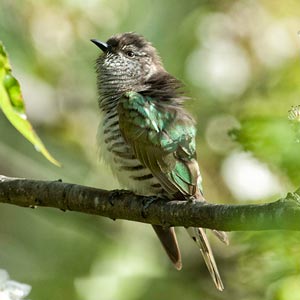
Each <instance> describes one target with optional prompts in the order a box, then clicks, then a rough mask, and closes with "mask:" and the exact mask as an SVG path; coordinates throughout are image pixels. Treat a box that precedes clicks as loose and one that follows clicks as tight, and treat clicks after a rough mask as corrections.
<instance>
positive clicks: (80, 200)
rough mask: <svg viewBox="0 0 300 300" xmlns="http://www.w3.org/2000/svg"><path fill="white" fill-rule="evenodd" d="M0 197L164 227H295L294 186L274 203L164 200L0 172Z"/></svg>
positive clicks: (299, 198) (299, 219) (297, 201)
mask: <svg viewBox="0 0 300 300" xmlns="http://www.w3.org/2000/svg"><path fill="white" fill-rule="evenodd" d="M153 200H154V201H153ZM0 202H2V203H8V204H13V205H18V206H23V207H34V206H47V207H54V208H59V209H61V210H64V211H65V210H70V211H77V212H82V213H88V214H95V215H100V216H103V217H108V218H111V219H125V220H130V221H136V222H143V223H149V224H157V225H164V226H171V225H172V226H185V227H189V226H194V227H196V226H199V227H204V228H213V229H218V230H224V231H235V230H274V229H287V230H300V189H298V190H297V191H296V192H295V193H288V194H287V196H286V197H285V198H283V199H279V200H278V201H276V202H271V203H266V204H260V205H253V204H248V205H221V204H209V203H205V204H203V203H200V202H192V201H169V202H167V201H165V200H163V199H160V198H153V197H143V196H138V195H135V194H133V193H132V192H129V191H124V190H113V191H106V190H101V189H96V188H92V187H86V186H81V185H76V184H70V183H63V182H61V181H41V180H29V179H19V178H9V177H5V176H0Z"/></svg>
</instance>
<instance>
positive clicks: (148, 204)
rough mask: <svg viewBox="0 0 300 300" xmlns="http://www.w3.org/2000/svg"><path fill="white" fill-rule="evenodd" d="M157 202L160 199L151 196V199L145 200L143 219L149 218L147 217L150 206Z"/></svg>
mask: <svg viewBox="0 0 300 300" xmlns="http://www.w3.org/2000/svg"><path fill="white" fill-rule="evenodd" d="M157 200H158V198H157V197H156V196H149V197H147V198H145V200H143V208H142V217H143V218H147V215H148V213H147V210H148V208H149V206H150V205H151V204H152V203H153V202H155V201H157Z"/></svg>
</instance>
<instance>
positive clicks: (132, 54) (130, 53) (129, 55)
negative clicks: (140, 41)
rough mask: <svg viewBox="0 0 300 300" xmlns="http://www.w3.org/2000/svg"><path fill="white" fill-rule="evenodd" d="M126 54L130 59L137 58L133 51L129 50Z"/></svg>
mask: <svg viewBox="0 0 300 300" xmlns="http://www.w3.org/2000/svg"><path fill="white" fill-rule="evenodd" d="M125 54H126V55H127V56H128V57H134V56H135V54H134V52H133V51H131V50H127V51H126V52H125Z"/></svg>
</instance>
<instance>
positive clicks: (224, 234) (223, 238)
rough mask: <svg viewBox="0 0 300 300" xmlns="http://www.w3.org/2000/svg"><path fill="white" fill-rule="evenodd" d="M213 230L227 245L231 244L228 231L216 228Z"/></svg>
mask: <svg viewBox="0 0 300 300" xmlns="http://www.w3.org/2000/svg"><path fill="white" fill-rule="evenodd" d="M212 232H213V233H214V235H215V236H216V237H217V238H218V239H219V240H220V241H221V242H223V243H224V244H225V245H227V246H228V245H229V239H228V236H227V234H226V232H224V231H219V230H215V229H213V230H212Z"/></svg>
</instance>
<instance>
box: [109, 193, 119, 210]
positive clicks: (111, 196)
mask: <svg viewBox="0 0 300 300" xmlns="http://www.w3.org/2000/svg"><path fill="white" fill-rule="evenodd" d="M120 195H121V191H120V190H113V191H111V192H110V193H109V196H108V202H109V203H110V205H111V206H114V202H115V200H116V199H118V198H119V197H120Z"/></svg>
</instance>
